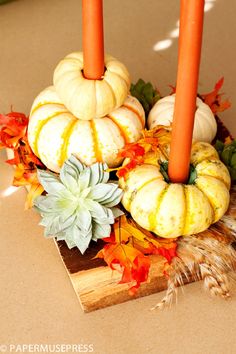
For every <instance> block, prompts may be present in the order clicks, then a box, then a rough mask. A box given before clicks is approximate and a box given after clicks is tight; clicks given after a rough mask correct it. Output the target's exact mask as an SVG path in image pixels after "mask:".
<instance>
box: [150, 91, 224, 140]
mask: <svg viewBox="0 0 236 354" xmlns="http://www.w3.org/2000/svg"><path fill="white" fill-rule="evenodd" d="M174 105H175V94H174V95H170V96H166V97H164V98H162V99H160V100H159V101H158V102H157V103H156V104H155V105H154V106H153V108H152V109H151V111H150V113H149V116H148V128H149V129H153V128H155V127H156V126H157V125H165V126H169V125H170V124H171V123H172V121H173V114H174ZM196 107H197V109H196V113H195V123H194V130H193V140H195V141H203V142H207V143H210V142H212V140H213V139H214V137H215V136H216V131H217V124H216V120H215V117H214V114H213V113H212V111H211V109H210V107H209V106H208V105H207V104H205V103H204V102H203V101H202V100H201V99H200V98H198V97H197V101H196Z"/></svg>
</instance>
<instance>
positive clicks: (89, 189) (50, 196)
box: [34, 155, 122, 253]
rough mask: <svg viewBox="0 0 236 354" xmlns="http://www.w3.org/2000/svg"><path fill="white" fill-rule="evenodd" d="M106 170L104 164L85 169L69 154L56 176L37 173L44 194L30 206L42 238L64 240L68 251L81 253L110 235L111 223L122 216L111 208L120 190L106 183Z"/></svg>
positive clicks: (107, 177)
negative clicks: (93, 243) (43, 230)
mask: <svg viewBox="0 0 236 354" xmlns="http://www.w3.org/2000/svg"><path fill="white" fill-rule="evenodd" d="M106 169H107V165H106V164H104V163H95V164H93V165H91V166H85V165H83V164H82V163H81V162H80V161H79V160H78V159H77V158H76V157H75V156H73V155H72V156H71V157H70V158H69V159H68V160H66V161H65V163H64V164H63V166H62V168H61V171H60V174H59V175H56V174H54V173H52V172H48V171H42V170H40V171H39V172H38V178H39V181H40V183H41V184H42V186H43V187H44V189H45V191H46V192H47V195H46V196H40V197H38V198H37V199H36V200H35V202H34V205H35V208H36V210H37V211H38V212H39V213H40V214H41V216H42V220H41V222H40V225H42V226H44V227H45V236H47V237H48V236H53V237H56V238H57V240H64V241H65V242H66V244H67V246H68V247H69V248H73V247H78V248H79V250H80V251H81V253H84V252H85V250H86V249H87V248H88V246H89V244H90V241H91V240H94V241H97V240H98V239H101V238H105V237H108V236H109V235H110V233H111V224H113V223H114V221H115V218H116V217H117V216H119V215H121V214H122V212H121V210H120V209H118V208H116V207H115V206H116V205H117V204H118V203H119V202H120V200H121V198H122V190H121V189H120V188H119V187H118V185H117V184H115V183H111V182H108V180H109V172H107V171H106Z"/></svg>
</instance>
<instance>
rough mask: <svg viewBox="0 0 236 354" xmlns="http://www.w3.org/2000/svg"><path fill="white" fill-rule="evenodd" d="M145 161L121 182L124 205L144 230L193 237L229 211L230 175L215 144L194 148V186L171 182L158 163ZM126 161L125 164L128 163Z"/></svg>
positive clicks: (159, 158) (169, 235)
mask: <svg viewBox="0 0 236 354" xmlns="http://www.w3.org/2000/svg"><path fill="white" fill-rule="evenodd" d="M161 159H163V160H165V159H166V157H165V156H164V155H162V152H159V156H156V159H155V164H150V163H147V162H146V161H145V160H146V158H145V160H144V163H143V164H142V165H139V166H137V167H135V168H134V169H132V170H130V171H129V172H128V173H127V174H126V176H125V178H123V177H121V178H120V180H119V184H120V187H121V188H122V189H123V191H124V194H123V199H122V204H123V206H124V208H125V209H126V210H127V211H128V212H130V214H131V216H132V218H133V219H134V220H135V221H136V222H137V223H138V224H139V225H140V226H142V227H143V228H144V229H147V230H149V231H152V232H154V233H155V234H156V235H158V236H161V237H166V238H173V237H179V236H184V235H192V234H194V233H199V232H201V231H204V230H206V229H207V228H208V227H209V226H210V225H211V224H212V223H215V222H217V221H218V220H219V219H220V218H221V217H222V216H223V215H224V213H225V212H226V210H227V208H228V206H229V200H230V194H229V189H230V175H229V172H228V170H227V168H226V166H225V165H224V164H223V163H222V162H221V161H220V160H219V156H218V154H217V152H216V150H215V149H214V148H213V146H212V145H210V144H208V143H204V142H196V143H194V144H193V145H192V151H191V163H192V164H193V166H194V167H195V172H196V179H195V181H194V184H180V183H171V182H170V183H167V182H166V181H165V180H164V177H163V175H162V173H161V169H160V165H159V163H158V161H160V160H161ZM128 162H129V161H125V162H124V163H128Z"/></svg>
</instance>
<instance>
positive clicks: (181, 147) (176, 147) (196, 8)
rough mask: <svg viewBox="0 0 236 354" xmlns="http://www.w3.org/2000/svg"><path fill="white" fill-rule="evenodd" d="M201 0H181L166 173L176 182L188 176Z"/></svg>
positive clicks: (202, 9)
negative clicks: (170, 136) (174, 89)
mask: <svg viewBox="0 0 236 354" xmlns="http://www.w3.org/2000/svg"><path fill="white" fill-rule="evenodd" d="M204 3H205V1H204V0H181V10H180V12H181V15H180V38H179V57H178V74H177V85H176V98H175V110H174V119H173V126H172V139H171V146H170V158H169V167H168V174H169V177H170V180H171V181H172V182H175V183H185V182H186V181H187V179H188V175H189V166H190V154H191V146H192V136H193V126H194V116H195V111H196V97H197V87H198V76H199V66H200V57H201V46H202V32H203V17H204Z"/></svg>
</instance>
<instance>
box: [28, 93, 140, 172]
mask: <svg viewBox="0 0 236 354" xmlns="http://www.w3.org/2000/svg"><path fill="white" fill-rule="evenodd" d="M144 124H145V113H144V110H143V107H142V105H141V104H140V103H139V101H138V100H137V99H136V98H135V97H132V96H127V97H126V99H125V101H124V103H123V105H122V106H121V107H119V108H117V109H115V110H114V111H112V112H110V113H109V114H108V115H107V116H106V117H103V118H97V119H93V120H81V119H78V118H77V117H75V116H74V115H73V114H72V113H71V112H69V111H68V109H67V108H66V107H65V105H64V104H63V102H62V101H61V99H60V98H59V97H58V95H57V93H56V91H55V88H54V86H50V87H48V88H47V89H45V90H44V91H42V92H41V93H40V94H39V95H38V96H37V97H36V99H35V101H34V103H33V106H32V109H31V113H30V118H29V126H28V139H29V144H30V146H31V148H32V150H33V152H34V154H35V155H36V156H37V157H38V158H39V159H40V160H41V161H42V162H43V163H44V164H45V165H46V166H47V167H48V168H49V169H50V170H52V171H55V172H59V170H60V167H61V166H62V164H63V162H64V161H65V160H66V159H67V158H68V157H70V155H71V154H75V155H76V157H77V158H78V159H79V160H80V161H81V162H82V163H84V164H86V165H92V164H93V163H95V162H105V163H107V165H108V166H109V167H116V166H118V165H119V164H120V163H121V162H122V159H121V158H118V157H117V155H118V152H119V151H120V149H122V148H123V147H124V145H125V144H127V143H132V142H135V141H137V140H138V139H139V138H140V136H141V131H142V129H143V128H144Z"/></svg>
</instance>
